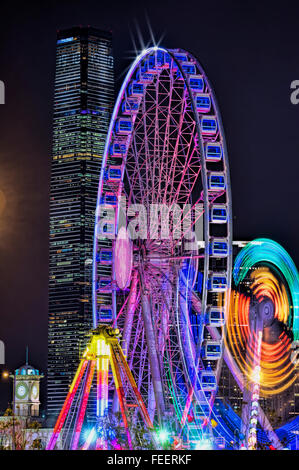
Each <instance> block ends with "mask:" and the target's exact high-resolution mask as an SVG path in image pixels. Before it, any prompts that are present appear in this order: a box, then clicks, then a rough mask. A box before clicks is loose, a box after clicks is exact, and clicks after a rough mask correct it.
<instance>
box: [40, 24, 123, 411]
mask: <svg viewBox="0 0 299 470" xmlns="http://www.w3.org/2000/svg"><path fill="white" fill-rule="evenodd" d="M111 41H112V36H111V33H110V32H106V31H100V30H98V29H94V28H90V27H88V28H81V27H75V28H72V29H69V30H64V31H60V32H58V35H57V49H56V75H55V97H54V118H53V121H54V122H53V150H52V166H51V187H50V234H49V238H50V247H49V249H50V251H49V330H48V374H47V376H48V377H47V408H48V415H49V416H53V418H54V416H57V414H58V413H59V411H60V409H61V407H62V405H63V402H64V399H65V397H66V394H67V392H68V387H69V385H70V383H71V381H72V378H73V375H74V372H75V371H76V368H77V366H78V361H79V356H80V352H82V349H83V347H84V344H85V342H86V336H85V335H86V332H87V331H88V330H89V329H90V328H91V326H92V302H91V274H92V265H91V260H92V249H93V232H94V218H95V209H96V197H97V189H98V181H99V173H100V168H101V159H102V155H103V151H104V145H105V139H106V133H107V130H108V125H109V120H110V115H111V112H112V107H113V101H114V71H113V57H112V52H111Z"/></svg>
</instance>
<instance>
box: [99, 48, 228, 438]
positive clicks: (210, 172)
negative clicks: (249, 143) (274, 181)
mask: <svg viewBox="0 0 299 470" xmlns="http://www.w3.org/2000/svg"><path fill="white" fill-rule="evenodd" d="M231 237H232V230H231V197H230V182H229V172H228V160H227V153H226V145H225V139H224V134H223V129H222V123H221V118H220V114H219V110H218V108H217V103H216V100H215V96H214V93H213V90H212V88H211V85H210V83H209V81H208V79H207V77H206V75H205V73H204V71H203V69H202V67H201V66H200V64H199V63H198V61H197V60H196V59H195V58H194V57H193V56H192V55H191V54H189V53H188V52H186V51H183V50H166V49H162V48H157V47H153V48H150V49H147V50H145V51H144V52H143V53H142V54H141V55H140V56H139V57H138V58H137V59H136V60H135V62H134V63H133V65H132V67H131V68H130V70H129V72H128V74H127V77H126V79H125V81H124V83H123V85H122V88H121V90H120V93H119V96H118V99H117V102H116V105H115V109H114V113H113V116H112V120H111V124H110V129H109V133H108V138H107V142H106V149H105V155H104V158H103V163H102V171H101V177H100V184H99V193H98V211H97V220H96V227H95V238H94V239H95V246H94V278H93V289H94V291H93V300H94V303H93V319H94V326H96V325H98V324H102V323H106V322H108V323H111V324H113V325H114V326H118V327H119V328H120V329H121V332H122V347H123V349H124V350H125V351H126V356H127V360H128V363H129V366H130V368H131V370H132V371H133V375H134V377H135V378H136V382H137V386H138V389H139V390H140V392H141V394H142V397H143V400H144V402H145V404H146V406H147V409H148V411H149V415H150V417H151V419H152V420H153V421H154V422H157V423H158V424H159V426H160V427H163V426H164V425H165V422H166V420H168V419H169V416H173V417H174V416H175V417H176V421H177V422H178V423H179V425H181V426H187V424H188V422H189V420H190V416H192V425H191V424H190V426H189V427H190V434H191V435H192V432H193V431H192V429H193V430H195V435H194V438H197V439H198V432H199V430H200V432H201V428H202V425H201V423H202V420H200V419H199V416H202V410H203V409H205V410H207V411H206V412H207V414H209V409H211V407H212V405H213V401H214V398H215V393H216V390H217V382H218V379H219V374H220V371H221V359H222V350H223V326H224V320H225V308H226V302H227V295H226V294H227V292H228V289H229V287H230V278H231V263H232V261H231V256H232V252H231ZM211 329H212V331H213V332H214V336H216V339H215V338H213V335H211ZM115 406H117V405H116V404H115ZM193 434H194V432H193Z"/></svg>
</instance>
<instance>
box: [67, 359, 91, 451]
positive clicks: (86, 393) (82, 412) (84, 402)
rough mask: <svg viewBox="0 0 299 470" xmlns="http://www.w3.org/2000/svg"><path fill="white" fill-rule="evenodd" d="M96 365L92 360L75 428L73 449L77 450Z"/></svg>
mask: <svg viewBox="0 0 299 470" xmlns="http://www.w3.org/2000/svg"><path fill="white" fill-rule="evenodd" d="M95 365H96V363H95V361H91V366H90V370H89V374H88V377H87V381H86V387H85V390H84V395H83V400H82V404H81V409H80V413H79V417H78V422H77V426H76V430H75V436H74V440H73V445H72V450H76V449H77V448H78V443H79V438H80V434H81V429H82V426H83V421H84V416H85V411H86V407H87V402H88V397H89V393H90V388H91V384H92V380H93V375H94V370H95Z"/></svg>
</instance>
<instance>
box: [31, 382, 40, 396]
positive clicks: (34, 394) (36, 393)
mask: <svg viewBox="0 0 299 470" xmlns="http://www.w3.org/2000/svg"><path fill="white" fill-rule="evenodd" d="M37 397H38V388H37V386H36V385H33V387H32V389H31V399H32V400H36V399H37Z"/></svg>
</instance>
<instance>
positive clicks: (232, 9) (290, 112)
mask: <svg viewBox="0 0 299 470" xmlns="http://www.w3.org/2000/svg"><path fill="white" fill-rule="evenodd" d="M298 13H299V5H298V4H297V5H296V4H295V3H294V2H284V4H283V5H280V6H277V5H273V2H272V3H270V2H260V3H258V4H256V5H253V4H252V2H242V3H240V2H237V1H227V2H225V4H224V3H223V2H214V3H213V5H212V4H211V5H210V4H207V3H206V2H201V1H193V0H192V1H190V2H186V3H185V7H184V9H182V7H181V2H179V1H175V2H172V4H171V7H170V6H167V5H163V4H161V2H158V1H156V0H154V1H152V2H151V4H150V8H145V7H144V5H141V4H140V3H137V2H136V1H128V2H126V5H124V4H120V5H118V3H117V2H114V3H111V4H110V5H106V4H104V5H101V4H100V3H99V2H96V1H90V0H86V1H85V2H82V1H73V2H69V1H64V2H57V1H54V2H43V3H42V4H38V5H36V4H34V2H30V1H29V2H26V4H24V5H21V7H18V9H17V10H16V9H15V6H13V5H12V4H7V3H6V4H5V5H3V6H2V15H1V30H0V44H1V49H0V64H1V66H0V80H3V82H4V83H5V87H6V88H5V98H6V103H5V105H1V106H0V126H1V131H0V135H1V147H0V174H1V180H0V218H1V225H0V227H1V228H0V280H1V288H0V289H1V290H0V292H1V301H2V302H1V328H0V339H1V340H2V341H4V343H5V345H6V365H5V367H2V368H1V369H4V368H5V369H9V370H13V369H15V368H17V367H19V366H21V365H22V364H23V363H25V347H26V345H28V346H29V363H31V364H32V365H33V366H34V367H36V368H38V369H40V371H41V372H43V373H44V374H45V373H46V361H47V328H48V230H49V184H50V162H51V158H50V156H51V140H52V107H53V95H54V73H55V46H56V34H57V30H61V29H66V28H71V27H72V26H75V25H80V24H82V25H93V26H94V27H96V28H99V29H103V30H107V31H110V30H112V35H113V44H114V47H113V49H114V58H115V71H116V91H117V90H118V89H119V87H120V85H121V81H122V79H123V77H124V70H125V69H126V68H127V67H128V65H129V64H130V62H131V61H132V59H133V57H134V56H135V52H134V47H133V43H132V39H131V37H130V30H131V32H132V33H133V35H134V37H135V41H136V42H137V43H138V28H137V26H136V23H135V20H136V22H137V24H138V25H139V28H140V31H141V32H142V36H143V38H144V42H145V44H147V43H148V42H149V41H150V40H151V37H150V32H149V29H148V27H147V20H146V18H147V17H148V18H149V22H150V24H151V27H152V29H153V32H154V35H155V38H156V40H159V38H160V37H161V36H162V35H163V34H165V36H164V39H163V41H162V44H163V46H165V47H169V48H172V47H173V48H175V47H179V48H182V49H187V50H190V52H192V53H194V55H196V56H197V57H198V58H199V60H200V62H201V63H202V65H203V66H204V68H205V70H206V73H207V75H208V77H209V79H210V80H211V82H212V84H213V86H214V89H215V92H216V96H217V99H218V103H219V107H220V110H221V114H222V119H223V123H224V129H225V132H226V140H227V145H228V153H229V163H230V171H231V184H232V197H233V214H234V220H233V225H234V239H235V240H240V239H241V240H244V239H245V240H251V239H253V238H256V237H268V238H273V239H274V240H275V241H277V242H279V243H281V244H282V246H283V247H284V248H285V249H286V250H287V251H288V252H289V253H290V255H291V256H292V258H293V259H294V261H295V264H296V265H297V267H299V249H298V246H297V236H296V235H297V230H298V215H297V200H298V198H299V185H298V183H297V175H298V171H299V159H297V158H296V151H298V148H299V132H298V122H299V106H295V105H292V104H291V101H290V84H291V82H292V81H293V80H296V79H299V61H298V51H297V49H298V48H297V44H298V42H299V37H298V31H299V15H298ZM141 48H142V45H139V46H138V49H141ZM44 389H45V379H43V386H42V390H43V391H44ZM7 400H8V385H5V384H4V382H3V381H0V410H1V409H5V407H6V403H7ZM44 407H45V396H44V394H43V395H42V406H41V408H42V409H43V408H44Z"/></svg>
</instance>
